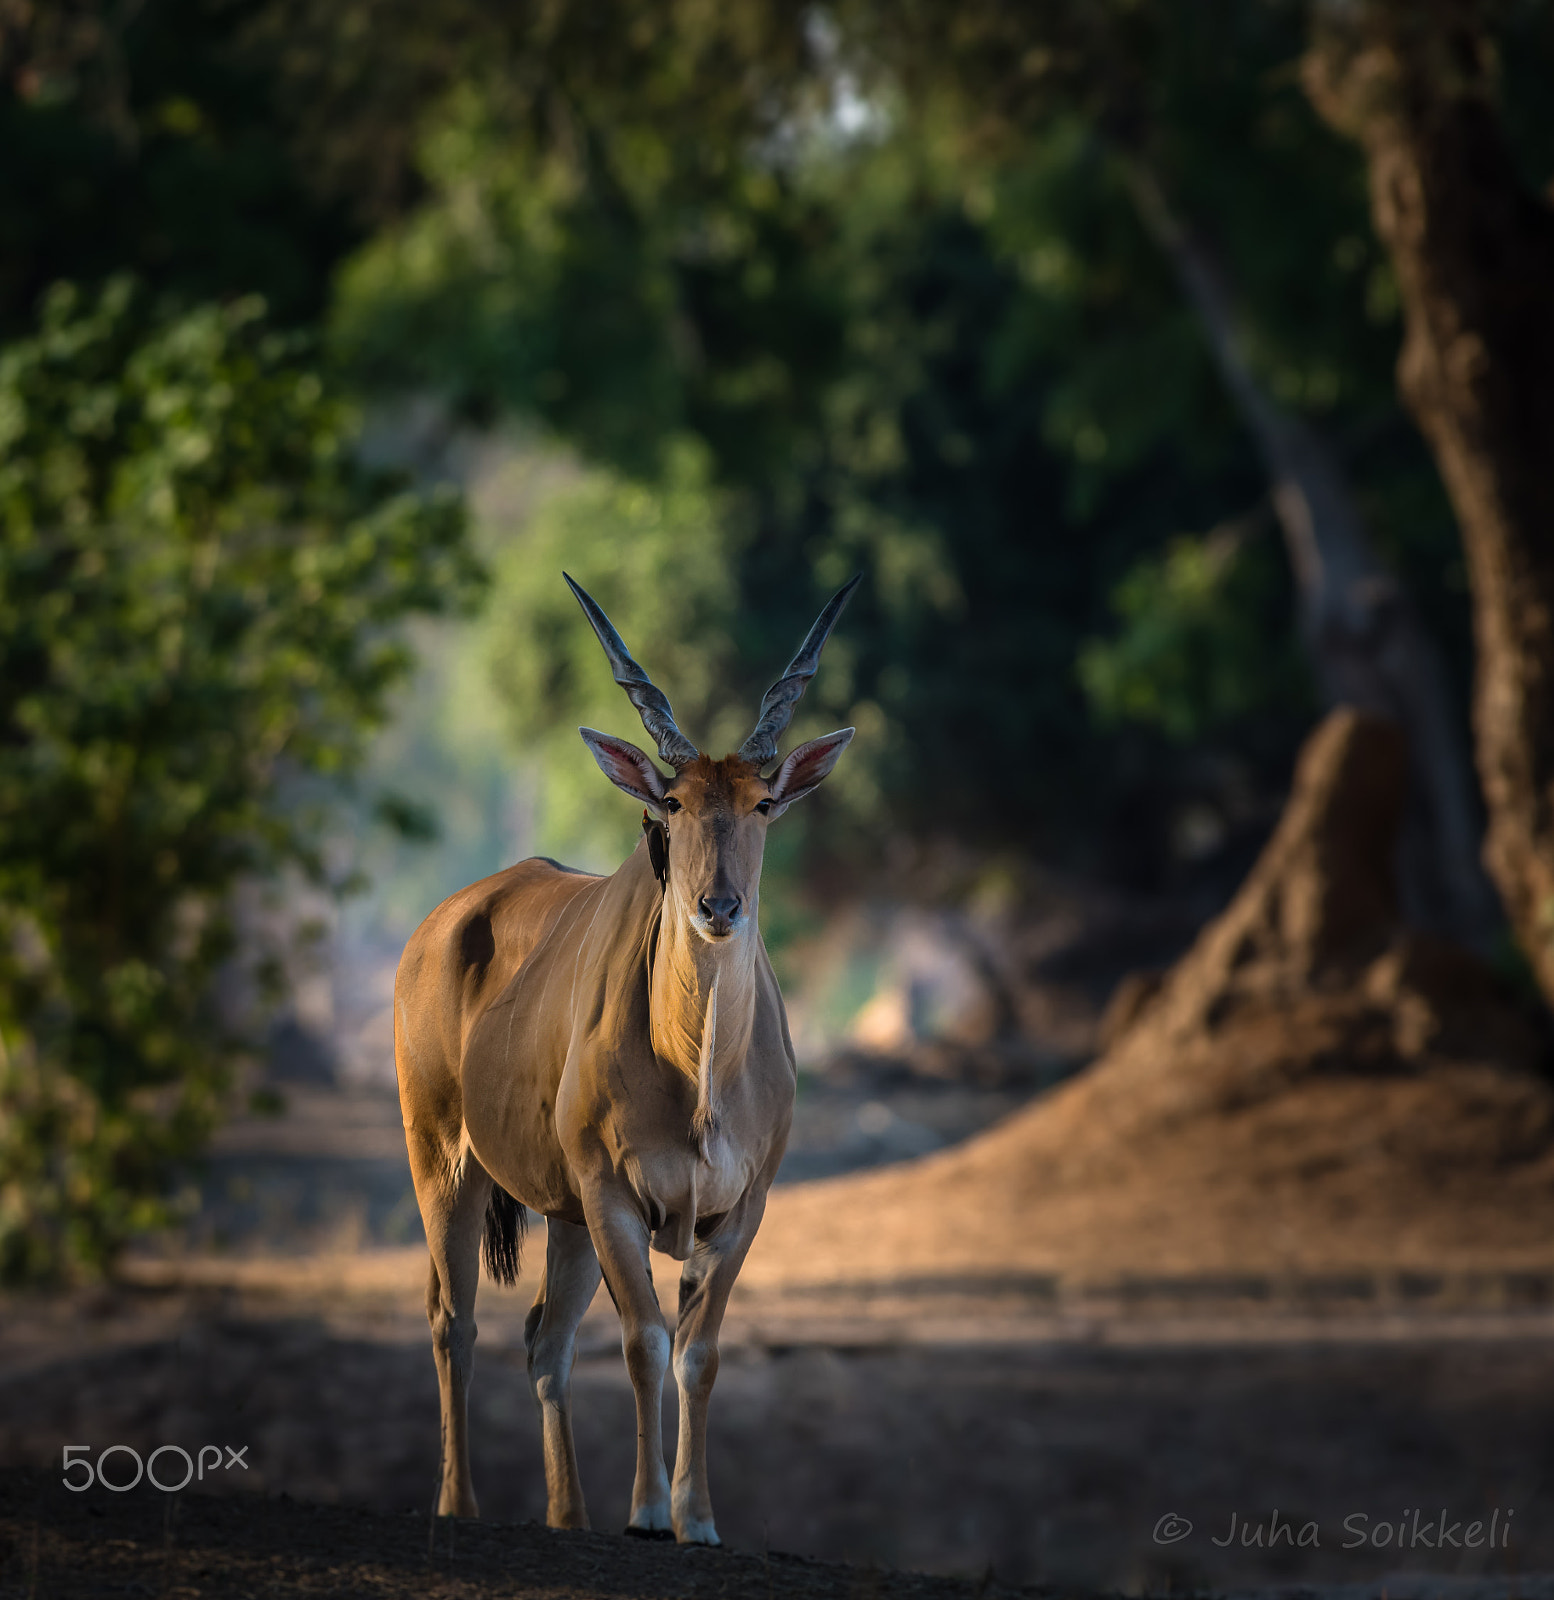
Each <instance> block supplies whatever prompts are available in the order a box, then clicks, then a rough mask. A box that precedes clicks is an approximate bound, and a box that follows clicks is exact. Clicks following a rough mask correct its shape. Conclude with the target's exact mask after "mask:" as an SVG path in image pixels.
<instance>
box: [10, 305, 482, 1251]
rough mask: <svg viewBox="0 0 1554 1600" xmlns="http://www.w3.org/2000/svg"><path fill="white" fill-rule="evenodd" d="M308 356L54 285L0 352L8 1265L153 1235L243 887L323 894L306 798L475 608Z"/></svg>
mask: <svg viewBox="0 0 1554 1600" xmlns="http://www.w3.org/2000/svg"><path fill="white" fill-rule="evenodd" d="M350 436H351V418H350V415H349V413H348V412H347V410H346V409H345V408H344V407H343V406H342V404H341V402H340V401H339V399H338V398H337V397H336V396H335V395H334V394H333V393H331V391H330V390H329V388H328V386H327V385H326V384H325V383H324V381H323V380H322V378H321V377H320V375H319V373H318V372H317V371H316V370H315V369H314V368H313V367H312V366H311V365H310V364H309V362H308V360H307V352H306V349H305V347H304V346H303V345H302V344H301V343H300V342H299V341H298V339H297V338H296V337H294V336H282V335H280V334H277V333H275V332H274V331H272V330H271V329H270V328H269V327H268V326H267V324H266V322H265V319H264V315H263V307H262V304H261V303H260V302H258V301H256V300H244V301H238V302H235V303H233V304H231V305H228V306H222V307H217V306H204V307H199V308H196V309H194V310H191V311H187V312H183V313H173V312H164V311H158V310H156V309H155V308H153V307H152V306H150V305H149V304H148V303H147V302H146V301H145V299H144V298H143V297H142V296H141V295H139V294H137V293H136V291H135V289H134V288H133V286H132V285H130V284H129V283H128V282H125V281H120V282H117V283H115V284H113V285H111V286H110V287H109V288H108V289H107V290H106V291H105V292H104V293H103V294H102V295H101V296H100V297H98V298H96V299H90V300H89V299H85V298H83V297H82V296H81V295H79V294H78V293H77V292H76V291H74V290H73V289H70V288H68V287H61V288H58V289H56V290H54V291H53V292H52V293H51V294H50V296H49V297H48V301H47V304H46V306H45V310H44V313H43V317H42V322H41V326H40V328H39V330H38V332H37V333H36V335H35V336H34V337H32V338H29V339H27V340H24V341H20V342H18V343H16V344H13V345H11V346H10V347H9V348H7V349H6V350H5V351H4V352H3V353H0V541H3V544H0V1039H3V1041H4V1046H5V1050H6V1062H5V1065H4V1067H3V1073H4V1082H3V1085H0V1113H3V1116H0V1273H3V1274H4V1275H5V1276H8V1277H30V1276H38V1275H42V1274H46V1273H57V1272H59V1271H61V1270H64V1268H65V1267H66V1266H67V1264H68V1263H70V1262H71V1261H75V1262H78V1263H82V1264H85V1265H88V1266H101V1265H103V1264H104V1263H105V1262H107V1261H108V1260H109V1259H111V1257H112V1255H113V1252H114V1251H115V1250H116V1248H117V1247H118V1246H119V1245H120V1244H121V1243H122V1241H123V1240H124V1239H125V1238H126V1237H127V1236H128V1235H129V1234H131V1233H132V1232H134V1231H137V1230H138V1229H140V1228H141V1227H143V1226H145V1225H146V1224H147V1223H148V1222H149V1221H151V1220H153V1219H154V1218H155V1217H157V1216H159V1215H161V1214H162V1209H163V1197H164V1194H165V1189H166V1184H167V1181H168V1177H169V1174H170V1172H171V1170H172V1169H173V1167H174V1165H175V1164H176V1162H177V1161H178V1160H179V1159H180V1158H182V1157H186V1156H187V1155H189V1154H190V1153H191V1152H192V1151H193V1150H195V1149H196V1148H197V1146H198V1142H199V1140H200V1138H201V1137H202V1136H203V1134H204V1133H205V1132H206V1131H207V1130H208V1128H209V1127H210V1124H211V1120H212V1118H213V1116H214V1114H215V1112H216V1109H217V1106H218V1103H219V1099H220V1094H221V1090H222V1088H223V1086H224V1084H225V1082H226V1081H227V1078H228V1074H229V1071H230V1068H231V1066H232V1064H233V1062H234V1060H235V1058H236V1056H237V1054H238V1052H239V1051H240V1050H241V1048H242V1046H243V1043H244V1039H243V1037H242V1027H241V1020H242V1019H240V1018H237V1017H234V1016H232V1015H230V1014H229V1012H224V1011H223V1009H222V1008H221V1007H220V1006H219V1005H218V1004H217V1000H216V997H215V994H214V990H213V977H214V975H215V973H216V971H217V970H218V968H219V967H220V966H221V964H222V963H223V962H225V961H227V960H228V959H229V958H230V957H231V956H232V955H233V953H234V951H235V949H236V928H235V923H234V912H233V892H234V889H235V887H236V885H238V883H239V882H240V881H242V880H246V879H253V878H256V877H260V876H264V875H267V874H273V873H275V872H278V871H280V870H281V869H283V868H285V867H287V866H291V867H295V868H298V869H300V870H302V871H304V872H306V873H307V874H309V875H310V876H312V877H314V878H315V879H319V880H323V879H325V878H326V876H327V874H326V869H325V863H324V861H323V860H322V859H321V857H320V854H319V849H318V845H317V826H318V821H319V811H318V805H317V803H313V804H306V803H303V802H302V800H301V799H300V798H299V795H300V792H301V791H300V788H299V786H302V785H303V780H305V779H306V778H308V776H309V775H324V776H339V775H341V774H344V773H347V772H348V771H349V770H350V769H351V767H352V766H353V764H355V763H356V761H357V760H358V758H359V756H360V754H361V750H362V746H363V740H364V738H365V736H366V734H367V733H368V731H369V730H370V729H371V728H372V727H373V726H374V725H375V724H376V723H377V721H378V720H379V718H380V716H381V713H382V708H383V703H384V697H385V694H386V693H387V691H388V690H389V689H390V688H391V686H393V685H394V684H395V683H396V682H398V681H399V680H400V679H401V678H403V676H404V675H405V673H406V670H407V668H408V666H409V665H410V660H409V656H408V654H407V652H406V649H405V646H404V644H403V642H402V640H401V637H400V634H399V631H398V627H397V624H398V623H399V622H400V619H402V618H403V617H404V616H405V615H406V613H408V612H412V611H436V610H442V609H446V608H448V607H450V606H457V605H460V604H462V603H464V602H465V601H467V600H468V599H470V598H471V597H472V596H473V594H474V592H475V590H476V586H477V583H478V578H479V572H478V568H477V567H476V565H475V564H474V562H473V560H472V557H471V556H470V554H469V551H468V549H467V545H466V540H465V529H464V517H463V512H462V510H461V507H460V505H459V503H458V502H457V501H456V500H455V499H454V498H452V497H451V496H447V495H436V496H432V497H429V498H426V497H418V496H415V495H412V494H409V493H405V492H403V491H401V490H399V489H398V488H397V487H396V486H394V485H392V484H390V483H388V482H386V481H384V480H381V479H375V478H373V477H371V476H369V475H367V474H365V473H363V472H362V471H361V470H360V469H358V468H357V467H356V465H355V464H354V462H353V459H352V456H351V454H350Z"/></svg>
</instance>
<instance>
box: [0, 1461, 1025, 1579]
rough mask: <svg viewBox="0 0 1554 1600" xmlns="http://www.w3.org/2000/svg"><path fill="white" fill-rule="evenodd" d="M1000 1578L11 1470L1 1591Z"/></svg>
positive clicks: (3, 1514) (1, 1537) (4, 1507)
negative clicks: (122, 1496)
mask: <svg viewBox="0 0 1554 1600" xmlns="http://www.w3.org/2000/svg"><path fill="white" fill-rule="evenodd" d="M1000 1592H1001V1590H1000V1589H999V1587H998V1586H997V1585H995V1584H993V1583H991V1582H987V1581H979V1582H975V1583H973V1582H971V1581H969V1580H965V1579H962V1580H959V1581H957V1580H955V1579H946V1578H937V1579H936V1578H929V1577H922V1576H917V1575H914V1574H910V1573H884V1572H880V1571H877V1570H859V1569H856V1568H848V1567H844V1566H836V1565H827V1564H824V1563H821V1562H815V1561H805V1560H803V1559H801V1558H799V1557H795V1556H785V1555H779V1554H774V1553H770V1552H762V1553H761V1554H760V1555H754V1554H743V1555H740V1554H732V1553H729V1552H725V1551H706V1550H696V1549H685V1550H682V1549H679V1548H677V1547H675V1546H674V1545H663V1544H652V1545H646V1544H642V1543H639V1542H637V1541H635V1540H627V1539H624V1538H621V1537H618V1536H617V1537H610V1536H608V1535H600V1534H588V1533H555V1532H551V1531H550V1530H548V1529H545V1528H540V1527H536V1526H534V1524H532V1523H523V1524H520V1525H516V1526H515V1525H513V1524H492V1523H484V1524H482V1523H468V1522H466V1523H460V1524H457V1525H456V1526H453V1525H449V1524H446V1523H445V1524H443V1525H442V1526H440V1527H439V1528H438V1529H437V1530H436V1534H435V1538H429V1537H428V1529H427V1518H426V1515H425V1514H424V1513H422V1514H419V1515H415V1514H412V1515H411V1516H408V1517H407V1516H397V1517H396V1516H386V1515H383V1514H381V1513H376V1512H372V1511H366V1510H361V1509H351V1510H346V1509H342V1508H339V1507H334V1506H323V1505H301V1504H298V1503H297V1502H296V1501H293V1500H290V1499H287V1498H285V1497H280V1498H277V1499H268V1500H266V1499H259V1498H257V1497H254V1496H248V1497H244V1498H242V1499H236V1498H226V1499H217V1498H215V1497H212V1496H208V1495H180V1496H176V1497H174V1496H167V1497H163V1496H158V1497H156V1498H146V1497H142V1498H140V1499H138V1500H131V1499H126V1500H123V1501H115V1500H114V1499H113V1498H112V1497H111V1496H110V1495H107V1494H104V1493H102V1492H100V1491H99V1492H97V1493H88V1494H84V1495H82V1496H79V1497H72V1496H70V1495H69V1494H68V1493H67V1492H66V1491H64V1490H62V1489H60V1488H59V1487H58V1486H57V1485H56V1484H54V1483H53V1482H52V1481H51V1480H50V1479H49V1478H47V1477H45V1476H44V1475H42V1474H39V1473H32V1472H18V1471H9V1472H0V1596H12V1595H15V1596H21V1595H26V1596H28V1597H29V1600H31V1597H34V1596H40V1595H49V1596H57V1597H60V1600H66V1597H68V1600H75V1597H81V1600H96V1597H97V1596H101V1595H109V1594H134V1595H164V1596H168V1597H178V1600H195V1597H197V1596H202V1595H210V1596H217V1597H221V1600H228V1597H230V1600H240V1597H241V1600H249V1597H252V1600H261V1597H267V1596H280V1595H312V1596H319V1597H324V1596H341V1597H345V1596H359V1595H372V1596H381V1597H393V1596H412V1595H413V1596H417V1597H421V1596H437V1597H445V1600H455V1597H464V1596H485V1595H491V1594H502V1595H519V1596H536V1597H539V1596H543V1597H545V1600H564V1597H574V1596H575V1597H578V1600H583V1597H586V1600H610V1597H615V1596H621V1597H623V1600H624V1597H630V1600H681V1597H686V1600H703V1597H705V1600H714V1597H716V1600H777V1597H779V1596H783V1597H788V1596H793V1597H797V1596H804V1597H806V1600H809V1597H814V1600H844V1597H845V1600H851V1597H855V1596H857V1597H864V1596H880V1597H883V1596H900V1597H902V1600H963V1597H964V1600H971V1597H976V1600H982V1597H983V1596H985V1595H986V1596H995V1595H997V1594H998V1593H1000Z"/></svg>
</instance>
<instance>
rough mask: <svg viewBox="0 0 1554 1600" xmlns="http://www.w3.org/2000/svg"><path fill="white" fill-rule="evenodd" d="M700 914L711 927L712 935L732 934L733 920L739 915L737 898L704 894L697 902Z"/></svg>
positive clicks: (732, 895) (731, 895) (734, 896)
mask: <svg viewBox="0 0 1554 1600" xmlns="http://www.w3.org/2000/svg"><path fill="white" fill-rule="evenodd" d="M699 904H700V906H701V914H702V915H703V916H704V917H705V918H706V919H707V921H708V922H709V923H710V924H711V925H712V931H713V932H714V933H732V932H733V929H734V919H735V918H736V917H737V916H738V915H739V896H738V895H737V894H729V895H708V894H704V895H703V896H702V897H701V900H700V902H699Z"/></svg>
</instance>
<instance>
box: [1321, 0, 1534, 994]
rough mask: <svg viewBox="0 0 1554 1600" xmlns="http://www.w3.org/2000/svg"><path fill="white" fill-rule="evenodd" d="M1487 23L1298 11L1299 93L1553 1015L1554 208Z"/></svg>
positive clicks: (1496, 848)
mask: <svg viewBox="0 0 1554 1600" xmlns="http://www.w3.org/2000/svg"><path fill="white" fill-rule="evenodd" d="M1498 10H1499V8H1496V7H1492V6H1490V5H1486V4H1479V3H1475V0H1365V3H1362V4H1357V5H1348V4H1346V5H1343V6H1338V5H1328V4H1321V5H1318V7H1317V8H1316V11H1315V15H1314V38H1313V44H1312V48H1311V51H1310V54H1309V55H1308V57H1307V61H1306V83H1307V86H1308V88H1309V90H1310V93H1311V95H1312V98H1313V99H1314V101H1315V102H1316V104H1317V105H1318V106H1319V107H1320V108H1321V110H1322V111H1323V113H1324V114H1325V115H1326V116H1328V117H1329V118H1330V119H1331V120H1332V121H1333V122H1334V124H1335V125H1337V126H1338V127H1341V128H1342V129H1344V130H1345V131H1346V132H1348V133H1350V134H1351V135H1352V136H1353V137H1354V138H1356V139H1357V140H1358V141H1359V142H1360V144H1361V146H1362V147H1363V149H1364V151H1365V156H1366V160H1367V163H1368V166H1369V170H1370V193H1371V211H1372V215H1373V217H1374V219H1375V226H1376V231H1377V232H1378V233H1379V234H1380V236H1381V237H1382V239H1383V240H1384V241H1385V242H1386V244H1387V247H1388V249H1389V250H1390V251H1391V253H1392V260H1393V263H1394V265H1395V267H1396V272H1397V281H1398V286H1399V289H1400V291H1401V295H1402V300H1403V305H1404V309H1405V313H1406V318H1407V336H1406V338H1405V341H1404V344H1403V349H1402V351H1401V353H1400V355H1399V358H1398V387H1399V389H1400V391H1401V393H1402V395H1403V398H1404V400H1405V401H1406V403H1407V405H1408V407H1409V409H1410V410H1411V411H1412V413H1413V415H1414V417H1415V418H1416V419H1417V421H1418V423H1419V426H1420V429H1421V430H1422V431H1423V433H1424V435H1425V437H1426V438H1427V439H1428V440H1429V443H1430V447H1431V449H1432V450H1433V452H1434V454H1435V458H1436V461H1437V462H1438V463H1439V466H1440V471H1441V476H1442V478H1443V479H1444V480H1445V483H1446V487H1447V490H1448V492H1449V493H1450V495H1451V499H1452V504H1453V506H1454V507H1455V509H1456V512H1457V518H1458V521H1459V523H1460V525H1461V529H1462V540H1463V546H1464V548H1465V550H1466V552H1467V557H1468V565H1469V570H1470V572H1471V575H1472V588H1473V619H1474V631H1475V637H1476V641H1477V651H1478V671H1477V684H1476V691H1475V698H1474V732H1475V735H1476V739H1477V746H1478V766H1479V775H1480V778H1481V779H1482V782H1483V787H1484V795H1485V799H1486V801H1487V802H1488V807H1489V834H1488V838H1487V840H1486V844H1485V855H1486V859H1487V861H1488V865H1489V869H1490V871H1491V873H1492V874H1493V876H1494V879H1495V882H1496V884H1497V885H1498V886H1499V889H1500V894H1501V897H1502V899H1503V900H1504V902H1505V906H1506V909H1507V911H1508V913H1509V914H1510V917H1511V921H1512V924H1513V925H1514V927H1515V929H1516V932H1517V936H1518V938H1519V940H1520V943H1521V945H1522V948H1523V950H1524V951H1525V952H1526V954H1527V957H1528V959H1529V961H1530V962H1531V963H1532V966H1533V970H1534V972H1535V973H1536V975H1537V978H1538V982H1539V984H1540V986H1541V987H1542V989H1543V992H1544V994H1545V996H1547V997H1548V998H1549V1000H1550V1001H1554V472H1551V470H1550V463H1551V462H1554V384H1551V382H1550V374H1551V372H1554V210H1551V208H1550V206H1549V203H1548V200H1547V197H1546V196H1547V191H1546V190H1544V191H1543V192H1541V193H1540V192H1539V189H1538V188H1537V187H1535V183H1536V184H1544V183H1547V181H1548V178H1549V173H1548V172H1547V170H1544V171H1542V172H1538V173H1535V174H1534V173H1529V172H1527V171H1524V170H1522V169H1521V168H1520V167H1519V165H1518V162H1517V160H1516V158H1515V156H1514V155H1513V151H1512V146H1511V141H1510V140H1509V138H1508V137H1507V131H1506V127H1505V125H1504V122H1503V119H1502V116H1501V113H1500V109H1499V105H1498V103H1497V101H1498V97H1497V88H1498V81H1497V80H1498V78H1499V73H1498V71H1497V67H1498V64H1499V60H1500V54H1499V51H1498V50H1497V40H1496V38H1495V35H1494V31H1493V28H1492V24H1493V23H1494V22H1495V21H1497V20H1499V19H1498V16H1497V13H1498ZM1535 17H1536V18H1537V21H1538V22H1539V23H1540V24H1541V27H1542V29H1543V31H1544V42H1545V43H1546V40H1547V30H1548V27H1549V23H1548V19H1547V15H1546V13H1543V12H1541V11H1540V12H1539V13H1535ZM1542 92H1543V94H1544V95H1545V96H1546V95H1547V83H1546V82H1545V83H1544V85H1543V89H1542Z"/></svg>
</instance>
